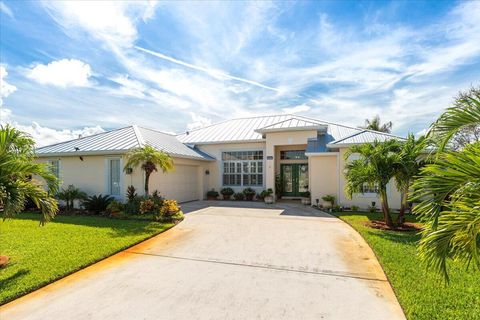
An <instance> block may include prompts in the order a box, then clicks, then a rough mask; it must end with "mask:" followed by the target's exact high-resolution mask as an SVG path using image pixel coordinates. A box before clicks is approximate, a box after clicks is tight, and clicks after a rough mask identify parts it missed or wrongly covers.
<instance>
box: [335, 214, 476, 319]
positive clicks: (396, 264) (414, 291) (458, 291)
mask: <svg viewBox="0 0 480 320" xmlns="http://www.w3.org/2000/svg"><path fill="white" fill-rule="evenodd" d="M337 215H338V216H339V217H340V218H341V219H342V220H345V221H346V222H348V223H349V224H350V225H352V226H353V227H354V228H355V229H356V230H357V231H358V232H359V233H360V234H361V235H362V236H363V237H364V238H365V240H366V241H367V242H368V243H369V244H370V246H371V247H372V249H373V251H374V252H375V254H376V255H377V257H378V260H379V261H380V263H381V265H382V267H383V269H384V270H385V273H386V274H387V276H388V279H389V280H390V282H391V284H392V286H393V288H394V290H395V293H396V295H397V297H398V300H399V301H400V304H401V305H402V307H403V309H404V311H405V314H406V316H407V318H408V319H425V320H432V319H442V320H443V319H455V320H457V319H480V272H473V271H466V270H465V268H464V267H462V266H460V265H453V266H452V267H451V268H450V271H449V275H450V285H448V286H445V285H444V282H443V280H442V278H440V277H439V276H437V275H435V274H433V273H432V272H427V271H426V269H425V267H424V266H423V265H421V263H420V260H419V259H418V258H417V256H416V242H417V241H418V239H419V236H418V235H417V234H416V233H415V232H392V231H381V230H376V229H371V228H368V227H366V226H365V225H364V223H365V222H366V221H368V219H376V220H381V216H380V214H371V213H365V212H362V213H351V212H341V213H337ZM408 220H409V221H414V220H413V217H412V216H410V217H408Z"/></svg>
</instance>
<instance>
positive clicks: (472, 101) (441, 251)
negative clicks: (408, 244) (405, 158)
mask: <svg viewBox="0 0 480 320" xmlns="http://www.w3.org/2000/svg"><path fill="white" fill-rule="evenodd" d="M479 92H480V91H479V90H478V89H472V90H471V91H470V92H469V93H466V94H463V95H461V96H460V98H459V99H457V102H456V105H455V107H452V108H449V109H447V110H446V111H445V112H444V113H443V114H442V115H441V116H440V118H439V119H438V120H437V121H436V122H435V123H433V124H432V126H431V128H430V131H429V134H428V136H429V137H431V138H432V139H434V140H435V141H438V142H439V146H440V147H439V149H438V151H437V154H436V155H435V157H434V163H432V164H428V165H426V166H425V167H424V168H423V169H422V170H421V171H420V173H421V176H420V177H419V178H418V179H417V180H416V181H415V183H414V184H413V188H414V189H415V193H414V195H413V200H416V201H419V202H420V203H419V204H418V205H417V206H416V207H415V208H414V212H415V213H417V214H419V215H420V216H421V218H422V219H423V221H424V222H425V229H424V231H423V233H422V239H421V240H420V245H419V252H420V256H421V258H422V259H423V260H424V261H425V262H426V263H427V266H429V267H432V268H434V269H435V270H436V271H439V272H440V273H442V274H443V275H444V277H445V279H446V280H447V281H448V273H447V259H448V258H449V257H450V258H453V259H456V260H460V261H462V262H464V263H465V264H466V265H467V266H473V267H474V268H477V269H480V142H476V143H472V144H469V145H467V146H466V147H465V148H464V149H462V150H460V151H457V152H456V151H452V150H448V149H447V150H446V151H445V147H446V146H447V145H448V143H449V141H450V139H451V138H452V137H453V136H454V135H455V133H456V132H458V131H459V130H461V129H462V128H464V127H465V126H468V125H479V124H480V94H479Z"/></svg>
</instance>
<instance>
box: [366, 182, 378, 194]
mask: <svg viewBox="0 0 480 320" xmlns="http://www.w3.org/2000/svg"><path fill="white" fill-rule="evenodd" d="M362 193H378V184H376V183H375V184H373V185H371V184H368V183H365V184H364V185H363V187H362Z"/></svg>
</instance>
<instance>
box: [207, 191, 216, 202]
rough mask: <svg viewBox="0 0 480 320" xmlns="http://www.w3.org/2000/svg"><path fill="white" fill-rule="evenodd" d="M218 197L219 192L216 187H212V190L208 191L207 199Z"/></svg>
mask: <svg viewBox="0 0 480 320" xmlns="http://www.w3.org/2000/svg"><path fill="white" fill-rule="evenodd" d="M217 198H218V192H217V191H215V189H212V190H210V191H207V199H209V200H215V199H217Z"/></svg>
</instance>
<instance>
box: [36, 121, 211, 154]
mask: <svg viewBox="0 0 480 320" xmlns="http://www.w3.org/2000/svg"><path fill="white" fill-rule="evenodd" d="M145 144H147V145H151V146H152V147H154V148H156V149H157V150H160V151H164V152H166V153H168V154H170V155H171V156H175V157H179V158H191V159H200V160H211V159H212V158H211V157H210V156H208V155H207V154H205V153H203V152H201V151H200V150H198V149H195V148H191V147H189V146H187V145H185V144H183V143H181V142H180V141H178V139H177V138H176V137H175V136H174V135H171V134H167V133H163V132H159V131H155V130H152V129H147V128H142V127H137V126H129V127H125V128H120V129H116V130H112V131H108V132H102V133H98V134H94V135H91V136H87V137H83V138H79V139H75V140H70V141H66V142H61V143H57V144H53V145H50V146H45V147H41V148H38V149H37V150H36V153H37V155H38V156H40V157H48V156H62V155H63V156H68V155H79V156H80V155H89V154H109V153H110V154H119V153H125V152H127V151H128V150H129V149H131V148H136V147H140V146H143V145H145Z"/></svg>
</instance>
